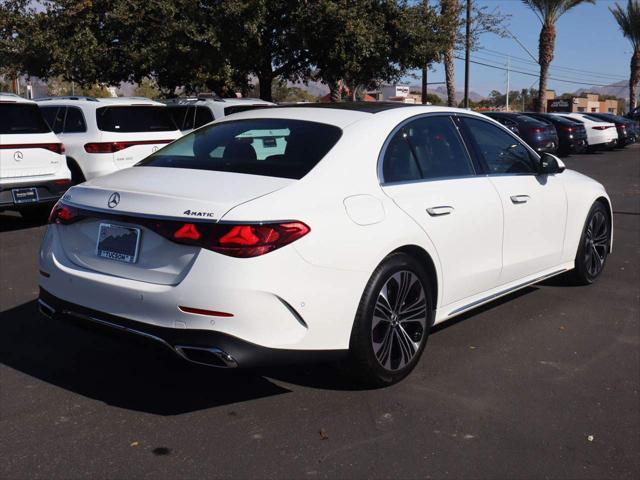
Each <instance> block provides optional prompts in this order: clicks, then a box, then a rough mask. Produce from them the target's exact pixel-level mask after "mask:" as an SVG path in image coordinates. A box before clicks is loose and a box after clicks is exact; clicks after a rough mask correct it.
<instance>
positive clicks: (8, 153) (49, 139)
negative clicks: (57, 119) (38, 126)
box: [0, 133, 64, 179]
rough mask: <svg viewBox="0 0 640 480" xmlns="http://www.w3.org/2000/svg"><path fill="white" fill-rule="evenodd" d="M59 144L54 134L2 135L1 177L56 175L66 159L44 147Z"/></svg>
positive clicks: (0, 150) (0, 146)
mask: <svg viewBox="0 0 640 480" xmlns="http://www.w3.org/2000/svg"><path fill="white" fill-rule="evenodd" d="M59 143H60V140H58V138H57V137H56V136H55V135H54V134H53V133H51V134H35V135H33V134H20V135H2V145H0V177H1V178H3V179H7V178H21V177H38V176H45V175H52V174H54V173H56V172H57V171H58V169H59V168H60V167H61V166H62V162H63V159H64V157H63V156H62V155H60V154H59V153H56V152H53V151H51V150H48V149H47V148H44V147H43V145H51V144H59Z"/></svg>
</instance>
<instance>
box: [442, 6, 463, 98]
mask: <svg viewBox="0 0 640 480" xmlns="http://www.w3.org/2000/svg"><path fill="white" fill-rule="evenodd" d="M440 13H441V14H442V15H443V16H444V17H449V18H451V17H455V18H456V19H457V18H458V16H459V15H460V2H459V1H458V0H440ZM458 25H459V24H458V22H457V21H455V22H453V21H452V22H451V30H450V32H449V35H450V36H451V38H452V43H451V46H450V47H448V48H447V49H446V50H445V52H444V73H445V80H446V84H447V105H448V106H449V107H455V106H457V103H456V78H455V68H454V65H453V55H454V52H453V49H454V42H453V39H455V38H456V36H457V34H458Z"/></svg>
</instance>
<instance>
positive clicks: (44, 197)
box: [0, 179, 71, 209]
mask: <svg viewBox="0 0 640 480" xmlns="http://www.w3.org/2000/svg"><path fill="white" fill-rule="evenodd" d="M58 180H60V179H55V180H44V181H34V180H33V179H31V180H28V179H24V180H18V179H16V181H15V182H10V183H2V184H0V209H24V208H29V207H33V206H37V205H43V204H51V203H54V202H56V201H57V200H58V199H59V198H60V197H61V196H62V195H63V194H64V192H66V191H67V189H68V188H69V187H70V186H71V182H69V183H65V184H59V183H56V182H57V181H58ZM62 180H64V179H62ZM16 188H35V189H36V191H37V194H38V201H37V202H29V203H17V204H16V203H15V202H14V198H13V193H12V192H13V190H14V189H16Z"/></svg>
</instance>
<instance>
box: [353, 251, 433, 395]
mask: <svg viewBox="0 0 640 480" xmlns="http://www.w3.org/2000/svg"><path fill="white" fill-rule="evenodd" d="M430 292H431V290H430V288H429V277H428V275H427V273H426V271H425V268H424V267H423V266H422V264H421V263H420V262H418V261H417V260H416V259H415V258H413V257H411V256H410V255H407V254H405V253H395V254H392V255H390V256H389V257H387V259H385V261H383V262H382V263H381V264H380V265H379V266H378V268H376V270H375V271H374V273H373V275H372V276H371V279H370V280H369V282H368V284H367V286H366V288H365V291H364V293H363V295H362V298H361V300H360V305H359V307H358V312H357V314H356V318H355V322H354V326H353V330H352V333H351V341H350V346H349V364H350V367H351V373H352V374H353V375H354V376H355V377H356V378H357V380H358V381H360V382H362V383H363V384H365V385H368V386H373V387H382V386H386V385H391V384H393V383H396V382H398V381H400V380H401V379H403V378H404V377H406V376H407V375H408V374H409V373H410V372H411V370H413V368H414V367H415V366H416V364H417V363H418V360H419V359H420V356H421V355H422V351H423V350H424V348H425V345H426V342H427V338H428V336H429V328H430V327H431V320H432V309H433V300H432V298H431V293H430Z"/></svg>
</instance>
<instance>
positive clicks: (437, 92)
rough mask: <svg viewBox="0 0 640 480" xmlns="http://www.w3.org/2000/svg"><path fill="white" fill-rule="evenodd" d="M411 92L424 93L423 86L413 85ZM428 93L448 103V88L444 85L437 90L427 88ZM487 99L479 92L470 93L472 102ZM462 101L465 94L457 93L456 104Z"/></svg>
mask: <svg viewBox="0 0 640 480" xmlns="http://www.w3.org/2000/svg"><path fill="white" fill-rule="evenodd" d="M411 91H412V92H415V91H418V92H420V91H422V86H420V85H413V86H412V87H411ZM427 92H428V93H433V94H434V95H437V96H439V97H440V98H441V99H442V100H444V101H445V102H446V101H447V87H445V86H444V85H440V86H439V87H437V88H427ZM484 98H485V97H483V96H482V95H480V94H479V93H477V92H474V91H473V90H471V91H469V99H470V100H471V101H472V102H479V101H480V100H483V99H484ZM462 100H464V92H459V91H456V102H457V103H460V102H461V101H462Z"/></svg>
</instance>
